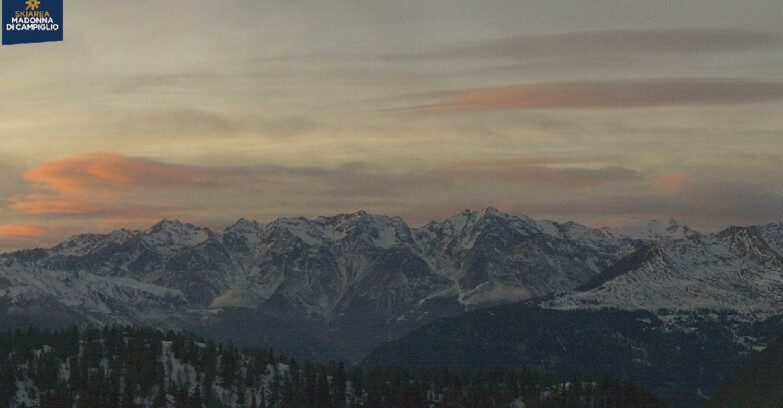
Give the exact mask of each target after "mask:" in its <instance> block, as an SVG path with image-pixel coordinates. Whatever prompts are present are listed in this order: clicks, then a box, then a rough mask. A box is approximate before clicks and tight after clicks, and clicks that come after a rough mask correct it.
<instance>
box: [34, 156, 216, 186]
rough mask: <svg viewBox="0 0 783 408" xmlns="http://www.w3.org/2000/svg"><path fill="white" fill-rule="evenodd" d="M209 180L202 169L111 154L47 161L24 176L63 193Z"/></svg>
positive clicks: (206, 172) (184, 183) (208, 175)
mask: <svg viewBox="0 0 783 408" xmlns="http://www.w3.org/2000/svg"><path fill="white" fill-rule="evenodd" d="M209 177H210V173H209V172H208V171H206V170H204V169H195V168H191V167H186V166H177V165H171V164H164V163H160V162H156V161H152V160H147V159H138V158H132V157H127V156H122V155H118V154H111V153H88V154H80V155H77V156H74V157H69V158H66V159H62V160H56V161H51V162H46V163H43V164H40V165H38V166H37V167H35V168H34V169H32V170H30V171H28V172H27V173H25V178H26V179H27V180H29V181H32V182H33V183H35V184H36V185H37V186H39V187H41V188H45V189H47V190H51V191H56V192H58V193H62V194H84V193H87V192H90V191H94V190H107V189H116V188H128V187H175V186H182V185H189V184H195V183H198V182H201V181H203V180H205V179H207V178H209Z"/></svg>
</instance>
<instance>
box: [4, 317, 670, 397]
mask: <svg viewBox="0 0 783 408" xmlns="http://www.w3.org/2000/svg"><path fill="white" fill-rule="evenodd" d="M0 356H2V357H0V406H3V407H8V408H22V407H25V408H33V407H40V408H66V407H67V408H72V407H76V408H338V407H355V408H360V407H367V408H393V407H406V408H419V407H421V408H425V407H426V408H433V407H442V408H448V407H455V408H456V407H466V406H471V407H488V408H489V407H509V406H517V407H519V406H524V407H530V408H537V407H540V408H548V407H551V408H554V407H564V406H567V407H574V408H583V407H584V408H587V407H591V408H609V407H619V406H623V407H630V406H633V407H638V408H662V407H664V405H663V404H662V403H660V402H659V401H658V400H657V399H656V398H655V397H653V396H651V395H650V394H648V393H646V392H644V391H643V390H642V389H640V388H638V387H636V386H633V385H631V384H628V383H626V382H622V381H617V380H614V379H612V378H611V377H603V378H602V379H600V380H598V381H593V382H587V381H581V380H579V379H578V378H574V380H572V381H569V382H567V383H566V382H558V381H556V380H546V378H547V377H546V376H541V375H538V374H535V373H532V372H529V371H527V370H525V369H492V370H472V371H449V370H445V369H437V370H417V371H411V370H406V369H398V368H387V369H373V370H370V371H366V372H363V371H361V370H354V371H346V370H345V368H344V367H343V365H342V364H336V363H330V364H328V365H316V364H310V363H305V364H303V365H302V364H300V363H297V362H296V361H295V360H292V359H288V358H286V357H285V356H283V355H281V356H276V355H274V353H272V352H271V351H262V350H258V349H253V350H244V351H243V350H239V349H237V348H236V347H233V346H227V347H226V346H223V345H220V344H215V343H213V342H208V341H205V340H203V339H199V338H197V337H195V336H192V335H189V334H183V333H174V332H169V333H166V334H164V333H162V332H159V331H155V330H148V329H130V328H105V329H103V330H101V331H98V330H95V329H91V330H87V331H84V332H81V333H79V331H77V330H76V329H69V330H65V331H62V332H49V331H41V330H31V331H28V332H27V333H26V334H22V333H21V332H16V333H13V334H11V333H9V334H5V335H0Z"/></svg>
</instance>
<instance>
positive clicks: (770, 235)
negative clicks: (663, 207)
mask: <svg viewBox="0 0 783 408" xmlns="http://www.w3.org/2000/svg"><path fill="white" fill-rule="evenodd" d="M781 243H783V228H781V224H769V225H766V226H760V227H756V226H753V227H731V228H728V229H726V230H724V231H722V232H719V233H717V234H711V235H700V234H694V233H689V234H685V235H682V236H679V237H678V238H676V239H671V238H669V237H666V239H661V240H659V241H657V242H656V243H654V244H652V246H651V247H648V248H645V249H643V251H645V252H646V253H645V254H644V256H641V257H638V258H639V259H637V260H636V262H635V263H632V264H630V265H628V266H627V267H626V268H625V270H623V271H621V273H618V274H616V276H615V277H614V278H613V279H610V280H608V281H606V282H603V283H601V284H600V285H599V286H597V287H594V288H592V289H590V290H587V291H583V292H572V293H563V294H558V295H557V296H555V297H554V298H553V299H550V300H547V301H546V302H544V303H543V305H544V306H545V307H549V308H556V309H574V308H602V307H616V308H620V309H626V310H635V309H644V310H649V311H657V310H659V309H668V310H698V309H712V310H723V309H729V310H734V311H738V312H741V313H756V314H760V315H770V314H776V313H781V312H783V256H781ZM621 263H622V261H621Z"/></svg>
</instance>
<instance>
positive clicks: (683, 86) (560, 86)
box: [409, 79, 783, 110]
mask: <svg viewBox="0 0 783 408" xmlns="http://www.w3.org/2000/svg"><path fill="white" fill-rule="evenodd" d="M441 95H442V99H441V100H440V101H437V102H435V103H432V104H428V105H422V106H417V107H413V108H409V109H458V110H502V109H624V108H650V107H664V106H685V105H708V104H721V103H746V102H759V101H768V100H781V99H783V84H777V83H761V82H749V81H733V80H715V79H659V80H633V81H596V82H544V83H534V84H523V85H515V86H505V87H495V88H480V89H471V90H463V91H455V92H447V93H444V94H441Z"/></svg>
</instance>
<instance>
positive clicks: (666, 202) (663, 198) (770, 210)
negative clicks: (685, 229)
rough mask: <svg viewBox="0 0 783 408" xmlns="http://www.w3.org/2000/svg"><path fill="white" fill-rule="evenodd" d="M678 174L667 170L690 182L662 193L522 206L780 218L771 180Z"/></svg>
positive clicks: (730, 220) (586, 215) (744, 219)
mask: <svg viewBox="0 0 783 408" xmlns="http://www.w3.org/2000/svg"><path fill="white" fill-rule="evenodd" d="M673 174H675V175H674V176H671V177H670V176H665V177H664V180H667V179H668V181H674V185H675V186H677V187H678V188H679V187H680V185H678V183H680V182H683V181H684V182H685V183H686V184H684V185H683V186H682V187H683V188H682V189H680V190H678V191H676V194H670V193H671V192H672V191H671V190H670V187H671V184H666V185H665V188H664V189H663V190H662V191H661V192H659V193H625V194H620V193H616V192H615V193H608V194H603V195H595V196H589V197H579V198H576V197H572V198H570V199H561V200H554V201H552V200H546V201H543V202H528V203H526V204H525V205H524V206H523V207H521V208H523V209H524V210H525V211H528V212H533V213H534V214H541V215H546V216H550V217H552V216H554V217H565V218H576V219H590V218H600V217H620V216H633V217H641V218H647V219H652V218H659V217H664V218H665V217H675V218H681V219H685V220H689V221H690V222H692V223H694V224H695V225H697V226H698V225H702V226H706V227H708V228H723V227H726V226H728V225H729V224H742V225H747V224H749V223H767V222H770V221H780V220H781V214H780V209H781V208H783V194H780V193H778V192H777V191H775V190H774V189H773V188H771V187H770V186H766V185H756V184H752V183H737V182H695V181H691V180H689V179H683V178H682V177H681V176H680V175H679V174H678V173H673ZM659 179H660V178H659ZM659 179H656V180H655V181H659ZM655 181H654V182H653V183H654V184H655Z"/></svg>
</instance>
